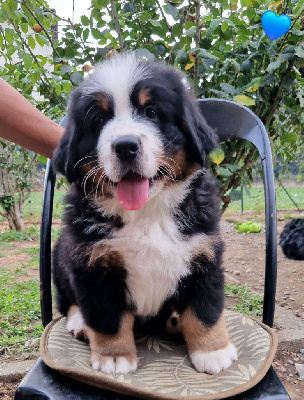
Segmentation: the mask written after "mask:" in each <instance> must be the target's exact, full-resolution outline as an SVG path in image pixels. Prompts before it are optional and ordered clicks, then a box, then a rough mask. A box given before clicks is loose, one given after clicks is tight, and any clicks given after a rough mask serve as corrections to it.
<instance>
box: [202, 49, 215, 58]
mask: <svg viewBox="0 0 304 400" xmlns="http://www.w3.org/2000/svg"><path fill="white" fill-rule="evenodd" d="M200 56H201V57H202V58H207V59H210V60H218V58H217V57H216V56H214V55H213V54H211V53H208V51H206V50H205V49H200Z"/></svg>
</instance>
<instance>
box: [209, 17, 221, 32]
mask: <svg viewBox="0 0 304 400" xmlns="http://www.w3.org/2000/svg"><path fill="white" fill-rule="evenodd" d="M221 22H222V19H221V18H218V19H214V20H212V21H211V24H210V29H211V30H212V31H215V30H216V28H217V27H218V26H219V25H220V23H221Z"/></svg>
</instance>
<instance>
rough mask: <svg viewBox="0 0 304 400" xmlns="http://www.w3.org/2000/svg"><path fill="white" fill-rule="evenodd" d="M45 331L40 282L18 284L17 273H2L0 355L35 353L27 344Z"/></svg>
mask: <svg viewBox="0 0 304 400" xmlns="http://www.w3.org/2000/svg"><path fill="white" fill-rule="evenodd" d="M42 331H43V328H42V324H41V321H40V303H39V281H38V279H31V280H26V281H24V282H16V275H15V273H13V272H8V271H5V270H4V269H0V332H1V334H0V355H1V356H2V357H3V356H8V355H10V354H11V353H16V352H20V351H22V352H31V351H32V349H31V348H25V347H24V345H25V342H26V341H27V340H30V339H35V338H39V337H40V335H41V333H42Z"/></svg>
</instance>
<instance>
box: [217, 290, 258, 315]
mask: <svg viewBox="0 0 304 400" xmlns="http://www.w3.org/2000/svg"><path fill="white" fill-rule="evenodd" d="M225 294H226V296H228V297H234V298H236V300H237V303H236V305H235V306H232V307H230V309H231V310H235V311H238V312H241V313H243V314H247V315H253V316H261V315H262V305H263V299H262V298H261V297H260V296H259V295H258V294H255V293H250V291H249V288H248V285H247V284H245V285H244V286H236V285H230V284H228V283H225Z"/></svg>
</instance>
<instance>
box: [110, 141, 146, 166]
mask: <svg viewBox="0 0 304 400" xmlns="http://www.w3.org/2000/svg"><path fill="white" fill-rule="evenodd" d="M113 149H114V152H115V153H116V155H117V157H118V158H119V159H120V160H121V161H126V162H131V161H133V160H134V159H135V157H136V156H137V153H138V152H139V149H140V141H139V140H138V139H137V138H136V137H135V136H122V137H120V138H118V139H116V140H115V141H114V143H113Z"/></svg>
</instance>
